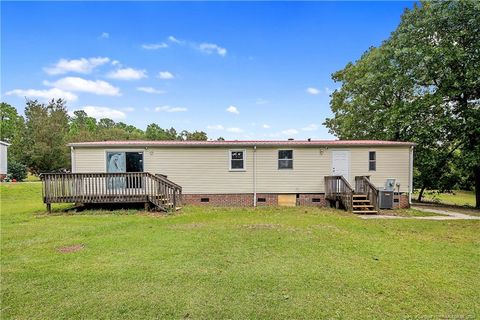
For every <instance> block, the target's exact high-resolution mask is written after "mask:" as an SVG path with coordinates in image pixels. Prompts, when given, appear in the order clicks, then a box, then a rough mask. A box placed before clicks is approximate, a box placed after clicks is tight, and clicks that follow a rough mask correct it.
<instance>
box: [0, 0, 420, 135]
mask: <svg viewBox="0 0 480 320" xmlns="http://www.w3.org/2000/svg"><path fill="white" fill-rule="evenodd" d="M411 6H412V4H411V3H410V2H300V3H298V2H295V3H294V2H290V3H289V2H258V3H255V2H243V3H239V2H236V3H222V2H189V3H185V2H180V3H172V2H168V3H164V2H135V3H132V2H84V3H79V2H73V3H66V2H36V3H31V2H30V3H29V2H2V3H1V9H2V10H1V88H0V89H1V94H2V101H5V102H8V103H10V104H12V105H14V106H15V107H17V109H18V110H19V111H20V113H23V109H24V106H25V97H31V98H37V99H39V100H42V101H45V100H47V99H48V98H49V97H64V98H66V99H68V108H69V110H70V111H72V110H78V109H84V110H85V111H87V113H89V114H90V115H92V116H95V117H97V118H100V117H102V116H105V117H110V118H113V119H114V120H115V121H123V122H126V123H128V124H133V125H135V126H137V127H139V128H142V129H145V128H146V126H147V125H148V124H149V123H152V122H155V123H158V124H159V125H160V126H161V127H166V128H169V127H171V126H173V127H175V128H176V129H177V130H182V129H187V130H204V131H206V132H207V133H208V135H209V137H211V138H216V137H218V136H223V137H225V138H227V139H286V138H289V137H293V138H296V139H304V138H308V137H311V138H313V139H330V138H333V136H331V135H330V134H329V133H328V130H327V129H326V128H324V127H323V125H322V122H323V121H324V119H325V118H326V117H328V116H330V115H331V112H330V107H329V94H330V93H331V92H332V90H334V89H335V88H336V87H338V84H335V83H333V81H332V80H331V74H332V73H333V72H335V71H337V70H339V69H341V68H343V67H344V66H345V65H346V64H347V63H348V62H349V61H355V60H356V59H358V58H359V57H360V56H361V54H362V53H363V52H364V51H365V50H367V49H368V48H369V47H370V46H377V45H379V44H380V43H381V41H382V40H384V39H386V38H387V37H388V36H389V34H390V33H391V32H392V31H393V30H394V29H395V28H396V26H397V25H398V23H399V21H400V15H401V13H402V12H403V10H404V9H405V8H406V7H411Z"/></svg>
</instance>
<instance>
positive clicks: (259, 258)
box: [0, 182, 480, 319]
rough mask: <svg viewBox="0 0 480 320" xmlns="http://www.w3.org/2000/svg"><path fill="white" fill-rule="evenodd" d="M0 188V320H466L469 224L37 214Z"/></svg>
mask: <svg viewBox="0 0 480 320" xmlns="http://www.w3.org/2000/svg"><path fill="white" fill-rule="evenodd" d="M0 188H1V272H2V283H1V284H2V285H1V298H2V306H1V307H2V319H9V318H15V319H54V318H84V319H95V318H103V319H106V318H122V319H128V318H173V319H179V318H190V319H211V318H222V319H223V318H234V319H245V318H261V319H271V318H273V319H282V318H283V319H292V318H294V319H300V318H302V319H314V318H343V319H362V318H363V319H366V318H382V319H385V318H402V319H405V318H406V319H414V318H421V319H436V318H444V319H445V318H452V317H457V318H458V319H470V318H471V319H473V318H478V317H480V268H479V261H480V237H479V234H480V222H479V221H419V220H411V219H406V220H361V219H359V218H358V217H355V216H353V215H352V214H349V213H345V212H343V211H335V210H330V209H315V208H261V209H256V210H255V209H215V208H199V207H186V208H184V209H183V211H182V212H181V213H179V214H176V215H172V216H166V217H165V216H157V215H153V214H148V213H141V212H136V211H133V210H130V211H113V212H103V211H84V212H81V213H77V214H74V213H67V214H65V213H62V212H60V211H58V212H57V213H56V214H55V215H52V216H48V215H46V214H45V212H44V210H45V209H44V206H43V204H42V203H41V199H40V197H41V196H40V184H39V183H36V182H32V183H21V184H19V183H17V184H2V185H1V186H0ZM54 208H60V207H59V206H55V207H54ZM460 317H463V318H460Z"/></svg>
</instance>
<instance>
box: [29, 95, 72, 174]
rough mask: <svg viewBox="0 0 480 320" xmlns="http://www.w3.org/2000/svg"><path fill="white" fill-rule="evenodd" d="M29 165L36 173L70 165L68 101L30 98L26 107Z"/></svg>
mask: <svg viewBox="0 0 480 320" xmlns="http://www.w3.org/2000/svg"><path fill="white" fill-rule="evenodd" d="M25 117H26V139H25V143H26V145H27V146H28V149H27V152H26V159H27V161H28V162H26V164H27V165H28V166H29V167H30V169H31V170H32V171H33V172H34V173H40V172H45V171H52V170H57V169H61V168H67V167H69V160H70V156H69V149H68V148H67V146H66V143H67V141H66V140H67V139H66V138H67V133H68V115H67V109H66V106H65V101H64V100H62V99H58V100H51V101H50V102H49V103H48V104H42V103H39V102H38V101H37V100H28V101H27V106H26V108H25Z"/></svg>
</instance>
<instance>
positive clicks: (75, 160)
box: [72, 148, 106, 173]
mask: <svg viewBox="0 0 480 320" xmlns="http://www.w3.org/2000/svg"><path fill="white" fill-rule="evenodd" d="M72 152H73V156H72V172H76V173H85V172H106V164H105V161H106V159H105V157H106V154H105V149H103V148H74V149H73V151H72Z"/></svg>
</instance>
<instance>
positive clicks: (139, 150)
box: [42, 140, 414, 213]
mask: <svg viewBox="0 0 480 320" xmlns="http://www.w3.org/2000/svg"><path fill="white" fill-rule="evenodd" d="M69 146H70V148H71V163H72V168H71V173H69V174H45V175H43V176H42V177H43V180H44V201H45V202H46V203H47V204H49V203H51V202H142V201H144V202H145V203H146V204H148V203H150V205H152V206H157V207H159V208H161V209H162V208H163V209H168V208H176V207H178V206H180V204H195V205H207V204H210V205H214V206H261V205H288V206H295V205H312V206H325V205H328V204H332V205H337V206H341V207H344V208H346V209H347V210H352V211H355V212H360V213H369V212H372V213H375V212H377V210H378V209H379V208H390V207H408V206H409V200H410V195H411V192H412V167H413V147H414V144H413V143H409V142H393V141H376V140H373V141H360V140H353V141H346V140H324V141H320V140H285V141H237V140H235V141H99V142H80V143H71V144H69ZM58 183H63V184H64V185H63V187H59V186H58ZM62 188H63V189H62ZM52 192H54V193H55V194H52ZM62 192H63V193H62Z"/></svg>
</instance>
